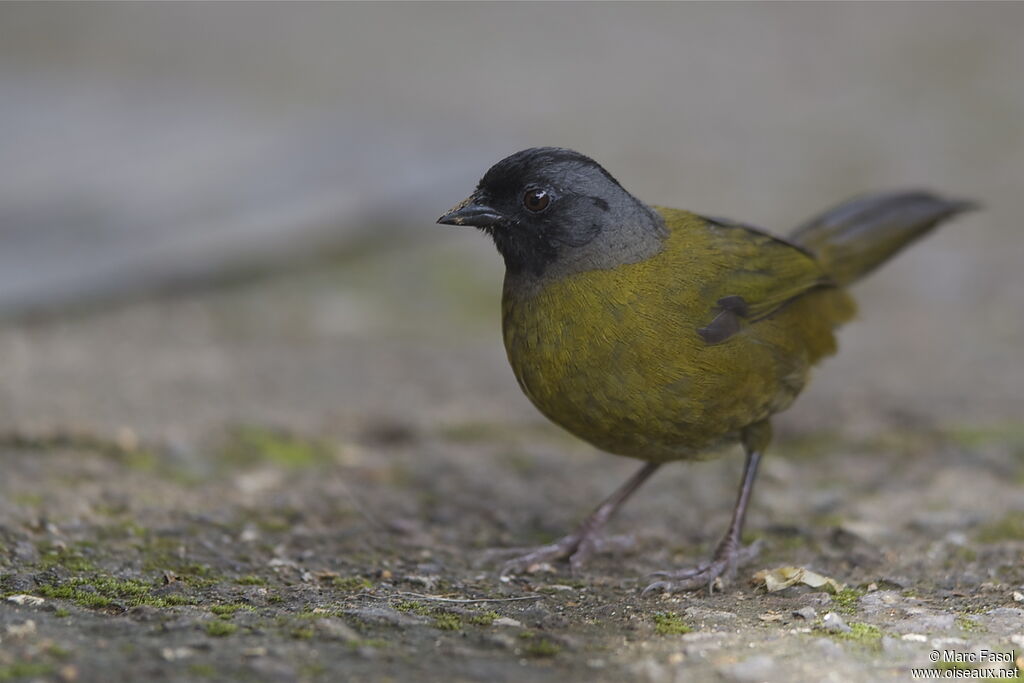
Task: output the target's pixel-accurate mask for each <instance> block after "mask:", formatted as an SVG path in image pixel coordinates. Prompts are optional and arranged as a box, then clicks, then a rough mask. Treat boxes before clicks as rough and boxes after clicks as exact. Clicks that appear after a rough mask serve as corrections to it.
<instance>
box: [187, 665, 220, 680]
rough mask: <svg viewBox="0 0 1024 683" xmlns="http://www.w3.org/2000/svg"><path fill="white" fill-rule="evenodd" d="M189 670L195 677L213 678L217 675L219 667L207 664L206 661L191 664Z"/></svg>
mask: <svg viewBox="0 0 1024 683" xmlns="http://www.w3.org/2000/svg"><path fill="white" fill-rule="evenodd" d="M188 672H189V674H190V675H191V676H192V677H194V678H213V677H215V676H216V675H217V669H216V668H215V667H214V666H213V665H212V664H206V663H205V662H193V663H192V664H189V665H188Z"/></svg>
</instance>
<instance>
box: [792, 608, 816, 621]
mask: <svg viewBox="0 0 1024 683" xmlns="http://www.w3.org/2000/svg"><path fill="white" fill-rule="evenodd" d="M793 616H794V617H799V618H801V619H803V620H805V621H812V620H814V619H817V618H818V610H816V609H814V608H813V607H811V606H810V605H807V606H806V607H801V608H800V609H795V610H793Z"/></svg>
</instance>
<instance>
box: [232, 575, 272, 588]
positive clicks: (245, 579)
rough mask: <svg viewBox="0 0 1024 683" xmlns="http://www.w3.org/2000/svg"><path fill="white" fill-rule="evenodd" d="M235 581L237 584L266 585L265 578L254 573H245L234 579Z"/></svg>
mask: <svg viewBox="0 0 1024 683" xmlns="http://www.w3.org/2000/svg"><path fill="white" fill-rule="evenodd" d="M235 583H237V584H238V585H239V586H266V585H267V580H266V579H264V578H263V577H261V576H256V575H255V574H246V575H245V576H239V577H238V578H237V579H235Z"/></svg>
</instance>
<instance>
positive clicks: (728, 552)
mask: <svg viewBox="0 0 1024 683" xmlns="http://www.w3.org/2000/svg"><path fill="white" fill-rule="evenodd" d="M759 552H761V541H760V540H758V541H755V542H754V543H751V544H750V545H748V546H741V545H739V544H738V543H731V544H724V545H722V546H719V548H718V550H716V551H715V556H714V557H713V558H712V559H711V561H710V562H705V563H703V564H700V565H698V566H697V567H693V568H689V569H678V570H675V571H666V572H654V573H653V574H652V575H651V576H660V577H663V580H662V581H655V582H654V583H652V584H651V585H649V586H647V588H645V589H644V591H643V595H647V594H649V593H656V592H664V593H676V592H680V591H690V590H697V589H700V588H705V587H706V588H707V589H708V592H712V593H713V592H714V590H715V588H718V589H719V590H722V588H724V587H725V586H726V585H727V584H728V583H729V581H730V580H731V579H732V578H733V577H734V576H735V575H736V570H737V569H738V568H739V566H740V565H741V564H743V563H744V562H749V561H750V560H752V559H754V558H755V557H757V554H758V553H759Z"/></svg>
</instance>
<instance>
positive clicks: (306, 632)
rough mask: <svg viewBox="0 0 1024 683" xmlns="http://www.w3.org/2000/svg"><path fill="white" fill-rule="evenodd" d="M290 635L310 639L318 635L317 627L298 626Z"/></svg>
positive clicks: (300, 638)
mask: <svg viewBox="0 0 1024 683" xmlns="http://www.w3.org/2000/svg"><path fill="white" fill-rule="evenodd" d="M289 635H291V637H292V638H296V639H299V640H309V639H310V638H312V637H313V636H314V635H316V629H314V628H313V627H312V626H309V625H304V626H297V627H295V628H293V629H292V630H291V631H290V633H289Z"/></svg>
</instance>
